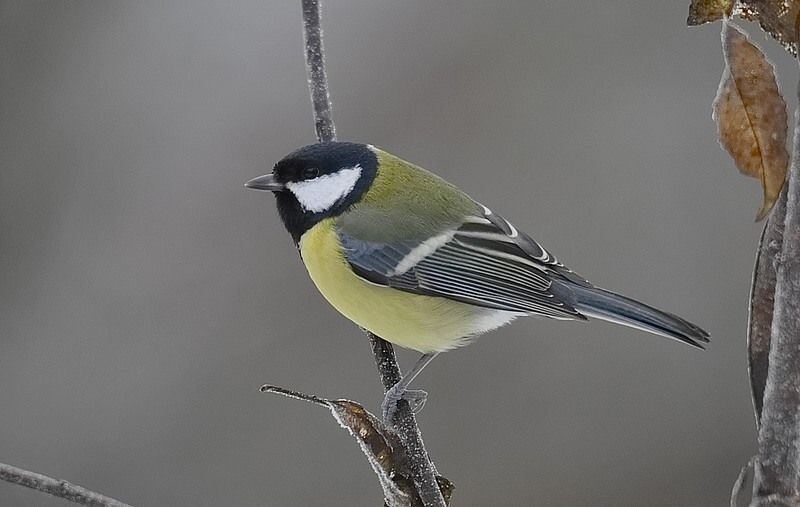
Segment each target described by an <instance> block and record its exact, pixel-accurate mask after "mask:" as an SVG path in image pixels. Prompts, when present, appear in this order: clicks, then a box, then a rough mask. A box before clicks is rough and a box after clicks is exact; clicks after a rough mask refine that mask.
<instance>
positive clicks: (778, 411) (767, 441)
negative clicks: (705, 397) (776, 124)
mask: <svg viewBox="0 0 800 507" xmlns="http://www.w3.org/2000/svg"><path fill="white" fill-rule="evenodd" d="M798 94H800V88H798ZM799 127H800V111H798V112H796V113H795V133H794V153H793V158H792V166H791V169H790V173H789V188H788V195H787V201H786V222H785V226H784V227H785V228H784V233H783V248H782V251H781V255H780V256H779V257H778V258H777V259H776V265H777V271H776V272H777V277H776V284H775V307H774V312H773V319H772V340H771V342H772V344H771V347H770V352H769V372H768V374H767V384H766V388H765V390H764V407H763V410H762V414H761V428H760V430H759V434H758V460H757V462H756V467H755V483H756V486H755V488H754V489H755V491H756V496H755V498H754V500H753V503H752V504H751V505H753V506H763V505H780V504H779V503H778V504H776V499H780V501H783V500H782V499H791V501H795V502H796V501H797V496H798V491H797V480H798V472H799V471H800V466H799V464H798V458H799V457H800V456H799V455H798V444H800V368H798V365H800V256H798V252H800V128H799Z"/></svg>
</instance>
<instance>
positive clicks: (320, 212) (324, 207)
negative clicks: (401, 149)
mask: <svg viewBox="0 0 800 507" xmlns="http://www.w3.org/2000/svg"><path fill="white" fill-rule="evenodd" d="M377 170H378V158H377V156H376V155H375V152H374V151H373V150H372V149H371V148H370V147H369V146H367V145H365V144H357V143H340V142H328V143H319V144H311V145H309V146H304V147H303V148H300V149H299V150H296V151H293V152H292V153H290V154H288V155H286V156H285V157H284V158H283V159H281V160H280V161H279V162H278V163H277V164H275V168H274V169H273V171H272V173H271V174H266V175H264V176H259V177H258V178H255V179H253V180H250V181H248V182H247V183H246V184H245V186H247V187H248V188H254V189H256V190H268V191H272V192H274V193H275V197H276V198H277V202H278V212H279V213H280V216H281V219H282V220H283V224H284V225H285V226H286V229H287V230H288V231H289V233H290V234H291V235H292V238H293V239H294V241H295V243H296V242H298V241H299V240H300V236H302V235H303V233H304V232H306V231H307V230H308V229H310V228H311V227H313V226H314V224H316V223H317V222H319V221H320V220H322V219H324V218H328V217H331V216H336V215H338V214H340V213H342V212H343V211H345V210H346V209H347V208H348V207H350V206H351V205H352V204H354V203H356V202H358V200H359V199H360V198H361V196H363V195H364V192H366V191H367V189H369V186H370V185H371V184H372V181H373V179H374V178H375V174H376V172H377Z"/></svg>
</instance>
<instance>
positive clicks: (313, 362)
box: [0, 0, 796, 506]
mask: <svg viewBox="0 0 800 507" xmlns="http://www.w3.org/2000/svg"><path fill="white" fill-rule="evenodd" d="M686 4H687V2H686V1H677V2H656V1H649V2H642V1H633V0H629V1H619V2H602V3H585V2H544V1H538V2H530V1H527V0H520V1H516V2H502V3H500V4H496V3H493V2H484V1H481V0H473V1H466V2H464V1H461V2H453V1H448V2H427V1H423V0H416V1H409V0H407V1H403V2H397V1H394V2H390V1H382V2H375V1H370V0H348V1H343V0H337V1H328V2H327V4H326V6H325V7H326V8H325V18H324V28H325V34H326V37H327V39H326V45H327V50H328V63H329V67H330V68H329V72H330V79H331V86H332V92H333V99H334V107H335V109H334V113H335V115H334V116H335V119H336V122H337V125H338V128H339V135H340V138H342V139H348V140H359V141H365V142H370V143H374V144H376V145H379V146H382V147H384V148H387V149H389V150H390V151H392V152H394V153H396V154H398V155H401V156H403V157H404V158H407V159H408V160H411V161H413V162H416V163H419V164H421V165H423V166H425V167H428V168H430V169H432V170H434V171H436V172H438V173H439V174H440V175H442V176H444V177H445V178H447V179H449V180H451V181H453V182H454V183H456V184H458V185H459V186H460V187H462V188H463V189H465V190H466V191H467V192H469V193H470V194H472V195H473V196H474V197H476V198H479V199H480V200H481V201H483V202H485V203H487V204H489V205H490V206H492V208H494V209H495V210H496V211H498V212H500V213H502V214H504V215H505V216H507V217H508V218H509V219H511V220H513V221H514V222H515V224H516V225H517V226H518V227H519V228H521V229H523V230H526V231H528V232H529V233H531V234H532V235H533V236H534V237H535V238H537V239H538V240H539V241H541V242H542V243H543V244H544V245H546V246H547V247H548V248H549V249H551V250H552V251H553V252H555V253H556V254H557V255H558V256H559V257H560V258H561V259H562V260H564V261H565V262H566V263H567V264H568V265H569V266H571V267H573V268H574V269H575V270H576V271H578V272H579V273H581V274H583V275H585V276H586V277H588V278H589V279H591V280H592V281H594V282H596V283H598V284H600V285H603V286H606V287H608V288H611V289H614V290H617V291H620V292H623V293H625V294H628V295H630V296H633V297H636V298H639V299H642V300H644V301H647V302H649V303H651V304H653V305H656V306H659V307H661V308H664V309H666V310H669V311H673V312H676V313H679V314H681V315H683V316H685V317H687V318H689V319H691V320H693V321H695V322H697V323H699V324H702V325H703V326H704V327H706V328H707V329H708V330H709V331H711V333H712V335H713V343H712V344H711V346H710V347H709V349H708V350H707V351H706V352H700V351H697V350H693V349H691V348H689V347H686V346H682V345H680V344H678V343H675V342H671V341H668V340H664V339H659V338H656V337H653V336H650V335H646V334H643V333H640V332H636V331H633V330H628V329H625V328H620V327H617V326H612V325H608V324H603V323H597V322H595V323H590V324H580V323H560V322H551V321H536V320H532V319H531V320H523V321H518V322H517V323H515V324H514V325H513V326H510V327H506V328H504V329H502V330H500V331H498V332H495V333H492V334H491V335H488V336H486V337H484V338H483V339H481V340H480V341H478V342H477V343H475V344H474V345H472V346H470V347H468V348H465V349H461V350H458V351H456V352H452V353H450V354H447V355H445V356H443V357H441V358H440V359H438V360H437V361H436V362H435V363H434V364H433V366H431V367H430V368H429V369H427V370H426V371H425V373H424V374H423V375H422V376H421V377H420V379H419V380H418V383H417V385H418V386H419V387H422V388H425V389H427V390H428V391H429V393H430V398H429V403H428V405H427V406H426V408H425V410H424V411H423V412H422V414H421V415H420V418H419V419H420V424H421V426H422V428H423V432H424V437H425V440H426V443H427V445H428V448H429V450H430V452H431V453H432V455H433V457H434V459H435V461H436V463H437V465H438V466H439V468H440V469H441V471H442V472H443V473H444V474H445V475H446V476H447V477H449V478H450V479H451V480H453V481H454V482H455V483H456V486H457V489H456V493H455V498H454V505H457V506H486V505H497V506H500V505H503V506H516V505H553V506H574V505H609V506H612V505H613V506H621V505H651V506H676V505H697V506H709V505H726V504H727V501H728V495H729V492H730V488H731V485H732V483H733V481H734V479H735V477H736V474H737V473H738V471H739V468H740V467H741V465H742V464H743V463H744V462H745V461H746V460H747V459H748V457H749V456H750V455H751V454H752V453H753V452H754V449H755V443H754V442H755V432H754V423H753V416H752V409H751V404H750V398H749V387H748V380H747V370H746V357H745V345H744V343H745V323H746V309H747V297H748V290H749V284H750V275H751V270H752V264H753V257H754V251H755V245H756V242H757V239H758V236H759V233H760V229H761V226H760V225H757V224H753V217H754V216H755V212H756V210H757V208H758V206H759V203H760V198H761V195H760V189H759V188H758V185H757V182H756V181H755V180H749V179H746V178H744V177H742V176H740V175H738V173H737V172H736V171H735V169H734V168H733V165H732V163H731V161H730V160H729V158H728V156H727V155H726V154H725V153H723V152H722V151H721V150H720V148H719V147H718V145H717V141H716V137H715V133H716V130H715V126H714V124H713V122H712V121H711V101H712V99H713V97H714V93H715V91H716V87H717V83H718V80H719V76H720V74H721V71H722V67H723V65H722V57H721V53H720V49H719V25H711V26H705V27H699V28H694V29H689V28H686V27H685V25H684V23H685V18H686V14H687V5H686ZM751 32H752V33H753V34H754V38H755V40H756V41H758V42H760V43H762V45H765V46H767V47H768V48H769V53H770V54H771V55H773V57H775V59H776V61H777V64H778V65H779V69H783V70H784V73H785V74H786V76H784V82H783V89H784V90H788V91H789V95H793V91H794V86H795V85H794V80H795V78H796V77H795V72H794V68H795V67H794V66H793V65H792V63H791V60H790V59H789V58H788V56H786V55H784V54H783V53H782V50H780V49H779V48H777V46H776V45H775V44H774V43H772V42H771V41H768V40H766V39H765V37H764V36H763V35H761V33H760V32H756V31H755V30H752V28H751ZM302 55H303V51H302V38H301V32H300V7H299V1H297V0H285V1H271V2H264V1H253V0H241V1H237V2H234V3H231V2H209V1H200V0H192V1H189V0H173V1H168V2H164V1H159V2H155V1H138V2H122V1H109V2H89V1H78V0H73V1H31V0H27V1H9V0H3V1H0V407H2V410H0V428H2V431H0V461H4V462H8V463H12V464H15V465H17V466H21V467H25V468H30V469H33V470H36V471H39V472H42V473H46V474H50V475H54V476H57V477H61V478H65V479H68V480H70V481H73V482H75V483H78V484H81V485H84V486H86V487H89V488H92V489H97V490H99V491H101V492H104V493H106V494H109V495H111V496H115V497H117V498H119V499H121V500H124V501H126V502H129V503H131V504H134V505H137V506H151V505H153V506H155V505H172V506H188V505H233V506H264V505H266V506H284V505H298V506H323V505H348V506H349V505H353V506H356V505H357V506H375V505H379V504H380V501H381V500H380V490H379V487H378V485H377V482H376V480H375V478H374V476H373V474H372V472H371V470H370V469H369V466H368V465H367V463H366V461H365V460H364V459H363V458H362V456H361V455H360V452H359V450H358V448H357V446H356V444H355V443H354V442H353V441H352V439H351V438H350V437H349V436H348V435H347V434H346V433H345V432H344V431H342V430H341V429H340V428H339V427H338V426H337V425H336V424H335V422H334V421H333V419H331V418H330V416H329V415H328V414H327V413H326V412H325V411H324V410H321V409H319V408H316V407H313V406H309V405H306V404H302V403H299V402H295V401H291V400H286V399H282V398H277V397H273V396H268V395H262V394H259V392H258V387H259V386H260V385H261V384H262V383H265V382H270V383H275V384H279V385H283V386H287V387H291V388H296V389H300V390H303V391H306V392H310V393H316V394H320V395H324V396H330V397H348V398H352V399H356V400H360V401H361V402H363V403H364V404H365V405H366V406H367V407H368V408H371V409H373V410H376V409H377V407H378V403H379V401H380V399H381V391H380V387H379V382H378V378H377V375H376V372H375V368H374V366H373V364H372V356H371V354H370V351H369V346H368V344H367V340H366V338H365V337H364V336H363V335H361V334H360V332H359V331H358V330H357V329H355V328H354V326H353V325H352V324H350V323H349V322H348V321H346V320H345V319H344V318H343V317H340V316H339V315H338V314H337V313H335V311H334V310H333V309H331V308H330V307H329V306H328V305H327V304H326V303H325V301H324V300H323V299H322V297H321V296H319V295H318V294H317V292H316V291H315V290H314V288H313V287H312V285H311V282H310V281H309V280H308V278H307V276H306V274H305V271H304V269H303V267H302V265H301V263H300V260H299V258H298V255H297V254H296V252H295V251H294V249H293V247H292V245H291V241H290V239H289V237H288V235H287V234H286V233H285V232H284V230H283V229H282V226H281V224H280V222H279V220H278V217H277V216H276V214H275V211H274V204H273V202H272V201H273V199H272V197H271V196H269V195H265V194H261V193H256V192H252V191H247V190H245V189H244V188H243V187H242V183H243V182H244V181H245V180H247V179H249V178H251V177H254V176H257V175H260V174H263V173H265V172H268V171H270V170H271V167H272V164H273V163H274V162H275V161H276V160H278V159H279V158H281V157H282V156H283V155H284V154H286V153H287V152H289V151H291V150H292V149H294V148H296V147H298V146H300V145H304V144H308V143H310V142H313V141H314V137H313V136H314V133H313V122H312V118H311V111H310V105H309V100H308V97H307V90H306V76H305V69H304V66H303V60H302ZM790 69H791V70H790ZM792 103H794V101H793V102H792ZM414 357H415V356H414V355H413V354H410V353H408V352H404V353H402V354H401V359H402V362H403V366H404V367H408V366H410V364H411V362H412V361H413V359H414ZM0 504H1V505H4V506H5V505H9V506H50V505H52V506H56V505H64V503H63V501H60V500H52V499H49V498H47V497H44V496H43V495H41V494H38V493H34V492H31V491H28V490H25V489H23V488H19V487H16V486H11V485H8V484H6V483H0Z"/></svg>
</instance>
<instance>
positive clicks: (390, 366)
mask: <svg viewBox="0 0 800 507" xmlns="http://www.w3.org/2000/svg"><path fill="white" fill-rule="evenodd" d="M367 336H369V342H370V345H372V352H373V354H374V355H375V365H376V366H377V367H378V373H380V375H381V380H382V381H383V389H384V391H388V390H389V389H391V387H392V386H393V385H395V384H396V383H398V382H400V378H401V377H402V375H401V373H400V368H398V367H397V360H396V359H395V354H394V349H393V348H392V345H391V344H390V343H389V342H387V341H386V340H383V339H381V338H380V337H378V336H375V335H374V334H372V333H370V332H367ZM384 422H389V421H384ZM391 422H392V425H393V426H394V430H395V431H396V432H397V434H398V435H399V436H400V438H401V439H402V440H403V443H404V444H405V446H406V453H407V454H408V460H409V464H410V466H411V473H412V474H413V477H412V479H413V480H414V484H415V485H416V486H417V491H418V493H419V497H420V499H421V500H422V503H423V504H424V505H425V507H429V506H430V507H445V506H446V503H445V501H444V498H443V497H442V492H441V491H440V489H439V484H438V483H437V481H436V469H435V467H434V466H433V463H431V460H430V457H429V456H428V451H426V450H425V444H424V443H423V442H422V434H421V433H420V431H419V428H418V427H417V418H416V417H414V412H412V411H411V406H410V405H409V404H408V402H407V401H406V400H400V401H399V402H398V403H397V410H396V411H395V413H394V420H393V421H391Z"/></svg>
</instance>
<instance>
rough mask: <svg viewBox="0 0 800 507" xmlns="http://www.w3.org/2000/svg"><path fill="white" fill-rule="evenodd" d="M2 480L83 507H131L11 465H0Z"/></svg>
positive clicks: (0, 477)
mask: <svg viewBox="0 0 800 507" xmlns="http://www.w3.org/2000/svg"><path fill="white" fill-rule="evenodd" d="M0 480H4V481H6V482H10V483H12V484H19V485H20V486H25V487H26V488H31V489H35V490H36V491H41V492H42V493H47V494H48V495H53V496H55V497H58V498H63V499H65V500H69V501H70V502H75V503H79V504H81V505H91V506H92V507H131V506H130V505H128V504H126V503H122V502H120V501H119V500H114V499H113V498H109V497H107V496H104V495H101V494H100V493H95V492H94V491H89V490H88V489H86V488H83V487H81V486H76V485H75V484H72V483H69V482H67V481H64V480H61V479H53V478H52V477H48V476H46V475H42V474H37V473H36V472H30V471H28V470H23V469H21V468H17V467H14V466H11V465H6V464H4V463H0Z"/></svg>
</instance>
